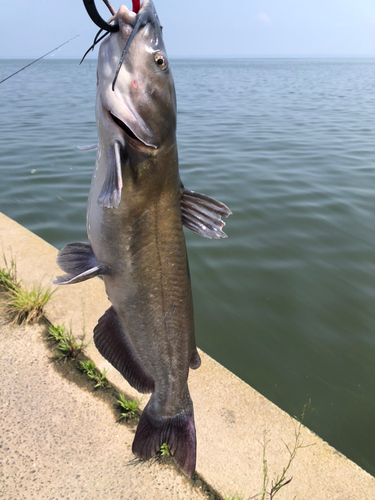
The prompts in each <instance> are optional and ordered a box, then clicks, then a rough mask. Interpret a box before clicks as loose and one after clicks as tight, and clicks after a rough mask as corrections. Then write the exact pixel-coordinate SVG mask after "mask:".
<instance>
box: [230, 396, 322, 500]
mask: <svg viewBox="0 0 375 500" xmlns="http://www.w3.org/2000/svg"><path fill="white" fill-rule="evenodd" d="M310 404H311V401H309V402H308V403H306V404H305V405H304V407H303V410H302V414H301V417H300V418H299V419H297V422H298V423H297V424H295V426H294V442H293V445H292V446H288V445H287V444H286V443H284V445H285V447H286V449H287V450H288V453H289V459H288V462H287V464H286V465H285V467H283V470H282V473H281V474H280V475H279V476H276V479H272V480H271V484H270V478H269V473H268V462H267V458H266V450H267V446H268V444H269V442H270V440H267V433H268V432H267V431H264V433H263V442H262V443H261V444H262V447H263V459H262V462H263V486H262V490H261V491H260V492H259V493H257V494H256V495H254V496H252V497H250V498H249V499H248V500H274V499H275V498H276V495H277V493H278V492H279V491H280V490H281V489H282V488H284V486H287V485H288V484H289V483H290V482H291V481H292V479H293V477H290V478H288V479H287V475H288V471H289V469H290V467H291V465H292V462H293V461H294V459H295V458H296V455H297V452H298V450H300V449H301V448H308V447H309V446H313V445H304V444H303V441H302V439H301V432H302V425H303V421H304V419H305V416H306V413H307V411H308V410H309V408H310ZM311 411H313V410H311ZM224 499H225V500H245V499H244V496H243V495H239V494H238V493H236V494H235V496H232V497H227V496H225V497H224Z"/></svg>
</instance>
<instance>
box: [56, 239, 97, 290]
mask: <svg viewBox="0 0 375 500" xmlns="http://www.w3.org/2000/svg"><path fill="white" fill-rule="evenodd" d="M57 265H58V266H59V267H60V269H61V270H62V271H65V272H66V274H64V275H63V276H58V277H57V278H56V279H55V280H54V281H53V282H52V283H53V284H54V285H72V284H74V283H80V282H82V281H86V280H89V279H90V278H94V277H95V276H99V275H100V274H106V268H105V267H104V266H103V265H101V264H100V263H99V262H98V261H97V259H96V257H95V255H94V252H93V251H92V248H91V245H90V244H89V243H69V245H66V246H65V247H64V248H63V249H62V250H60V251H59V253H58V254H57Z"/></svg>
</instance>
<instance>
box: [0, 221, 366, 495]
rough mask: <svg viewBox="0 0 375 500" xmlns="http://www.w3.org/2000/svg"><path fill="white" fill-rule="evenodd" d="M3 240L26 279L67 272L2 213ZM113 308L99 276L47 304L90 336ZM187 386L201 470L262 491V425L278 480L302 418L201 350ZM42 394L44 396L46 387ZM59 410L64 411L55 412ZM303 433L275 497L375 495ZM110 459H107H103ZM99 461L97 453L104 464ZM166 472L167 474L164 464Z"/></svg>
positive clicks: (233, 488) (116, 378)
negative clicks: (198, 364)
mask: <svg viewBox="0 0 375 500" xmlns="http://www.w3.org/2000/svg"><path fill="white" fill-rule="evenodd" d="M1 241H2V243H3V247H4V250H5V251H6V252H7V254H8V255H9V253H10V248H11V249H12V251H13V255H14V256H15V257H16V260H17V269H18V274H19V277H20V278H22V280H23V283H24V285H30V284H32V283H33V282H39V281H43V282H44V283H47V282H49V281H50V280H51V278H53V277H54V276H55V275H58V274H61V271H60V270H59V269H58V267H57V266H56V264H55V259H56V253H57V250H56V249H55V248H53V247H52V246H50V245H49V244H47V243H46V242H44V241H43V240H41V239H40V238H38V237H37V236H35V235H33V234H32V233H30V232H29V231H27V230H26V229H24V228H22V227H21V226H19V225H18V224H17V223H15V222H14V221H12V220H10V219H8V218H7V217H5V216H4V215H2V214H0V242H1ZM108 307H109V303H108V301H107V299H106V295H105V291H104V286H103V282H102V281H101V280H99V279H98V278H95V279H92V280H90V281H88V282H85V283H81V284H77V285H71V286H69V287H60V288H59V289H58V291H57V293H56V294H55V296H54V298H53V300H52V301H51V302H50V303H49V304H48V307H47V313H46V315H47V317H48V319H49V320H50V321H51V322H52V323H53V324H61V323H65V324H69V322H70V321H71V322H72V326H73V331H74V333H75V334H76V335H79V334H80V333H81V331H82V328H83V327H84V328H85V331H86V334H87V338H88V339H89V338H90V337H91V336H92V330H93V328H94V326H95V325H96V323H97V320H98V318H99V317H100V316H101V315H102V314H103V313H104V311H105V310H106V309H107V308H108ZM86 353H87V355H88V356H89V357H90V358H92V359H93V361H94V362H95V363H96V365H97V366H98V367H99V369H101V370H102V369H103V368H106V369H108V379H109V380H110V381H111V382H112V383H113V384H115V385H116V386H117V387H119V388H120V389H121V390H122V391H124V392H125V393H127V394H128V395H130V396H132V397H140V395H138V394H137V392H136V391H134V389H132V388H131V387H130V386H129V385H128V384H127V382H126V381H124V380H123V378H122V377H121V376H120V375H119V374H118V373H117V372H116V371H115V370H114V369H113V368H112V367H111V366H110V365H109V364H108V363H107V362H106V361H105V360H104V359H103V358H102V357H101V356H100V354H99V353H98V352H97V351H96V349H95V347H94V345H93V344H92V343H91V344H90V346H89V347H88V348H87V351H86ZM30 385H31V384H30ZM189 386H190V391H191V395H192V399H193V402H194V409H195V419H196V428H197V440H198V456H197V472H198V474H199V475H200V476H201V477H202V478H203V479H204V481H206V482H207V483H208V484H209V485H210V486H211V487H212V488H214V489H215V490H216V491H218V492H219V493H220V494H222V495H223V496H224V495H233V494H234V493H235V492H238V493H242V494H244V496H245V498H249V497H251V496H253V495H255V494H256V493H257V492H259V491H260V489H261V487H262V481H263V476H262V470H263V464H262V452H263V448H262V445H261V442H262V440H263V434H264V432H265V431H266V432H267V439H268V440H269V444H268V447H267V460H268V467H269V476H270V479H271V480H272V479H273V478H275V477H276V476H277V475H280V474H281V472H282V469H283V467H284V466H285V465H286V463H287V460H288V452H287V450H286V447H285V445H284V444H283V443H287V444H288V445H292V444H293V443H294V435H295V425H296V422H295V421H294V420H293V419H292V418H291V417H290V416H289V415H287V414H286V413H285V412H283V411H282V410H281V409H279V408H278V407H276V406H275V405H274V404H273V403H271V402H270V401H269V400H267V399H266V398H264V397H263V396H261V395H260V394H259V393H258V392H256V391H255V390H254V389H252V388H251V387H250V386H248V385H247V384H245V383H244V382H243V381H241V380H240V379H239V378H238V377H236V376H235V375H234V374H232V373H231V372H229V371H228V370H226V369H225V368H224V367H222V366H221V365H219V364H218V363H217V362H215V361H214V360H212V359H211V358H210V357H209V356H207V355H205V354H203V353H202V366H201V367H200V368H199V370H196V371H195V372H194V371H192V372H190V378H189ZM76 391H77V392H75V398H76V400H77V402H78V403H79V402H80V401H81V398H83V397H84V396H83V395H82V393H80V392H79V391H78V389H76ZM85 397H86V394H85ZM39 398H40V401H41V402H42V401H43V398H44V395H43V391H42V393H40V394H39ZM146 402H147V398H144V400H143V405H144V404H145V403H146ZM40 404H41V403H40ZM60 411H61V412H64V409H63V407H59V408H58V409H57V410H56V414H55V418H64V417H63V416H61V415H60V413H59V412H60ZM84 413H85V412H84ZM86 413H87V411H86ZM58 414H59V415H60V416H57V415H58ZM66 415H67V414H66ZM65 418H67V417H65ZM98 418H99V417H98ZM100 418H101V417H100ZM90 426H91V423H90V422H88V421H87V422H85V423H84V424H82V425H81V426H80V428H81V433H85V432H87V433H89V432H90V429H89V427H90ZM117 429H118V427H116V426H115V428H114V429H113V428H112V427H110V426H109V424H105V425H104V424H103V425H102V427H101V432H102V433H105V434H106V436H107V440H110V439H113V433H115V435H116V434H118V431H117ZM95 436H96V434H95ZM301 438H302V440H303V444H304V446H305V447H304V448H302V449H300V450H299V451H298V453H297V457H296V459H295V460H294V462H293V464H292V467H291V468H290V471H289V474H288V477H292V476H293V480H292V482H291V483H290V484H288V485H287V486H286V487H285V488H283V489H282V490H281V491H280V492H279V493H278V495H277V496H276V498H277V499H279V500H289V499H293V498H294V497H296V498H297V499H298V500H302V499H304V500H307V499H308V500H326V499H327V500H364V499H366V500H375V478H373V477H372V476H370V475H369V474H367V473H366V472H365V471H363V470H362V469H361V468H360V467H358V466H357V465H356V464H354V463H353V462H351V461H350V460H348V459H347V458H345V457H344V456H343V455H341V454H340V453H338V452H337V451H336V450H335V449H334V448H332V447H330V446H329V445H328V444H327V443H325V442H324V441H323V440H321V439H320V438H319V437H318V436H316V435H315V434H313V433H312V432H311V431H309V430H308V429H307V428H305V427H303V428H302V432H301ZM64 439H66V437H65V435H64V436H62V440H60V441H59V442H58V443H56V449H55V450H54V451H55V452H57V451H58V450H63V449H64V448H63V444H62V441H63V440H64ZM96 439H97V438H96V437H95V439H94V438H91V443H92V444H91V453H92V454H93V456H95V454H96V453H98V452H99V453H103V450H102V449H101V448H100V445H99V444H98V443H97V442H96ZM121 439H122V438H120V439H119V440H117V441H119V442H117V441H116V443H117V444H116V446H119V447H120V449H121V444H122V443H121ZM88 441H90V439H89V440H88ZM51 446H52V443H51ZM74 450H75V451H72V454H71V456H73V455H74V457H75V458H74V459H77V461H78V462H79V457H80V455H79V449H78V448H77V447H75V448H74ZM87 453H89V450H87ZM71 459H72V460H73V458H71ZM126 460H128V458H126ZM105 461H108V459H107V458H105ZM101 463H102V462H101V461H100V460H98V464H101ZM48 465H49V464H48V463H47V464H46V466H48ZM108 465H110V466H109V467H105V468H103V469H100V470H102V475H101V476H100V477H101V478H103V477H104V478H105V479H102V480H103V481H105V480H108V478H109V477H110V476H111V474H113V473H114V470H115V471H116V474H118V471H119V467H121V466H122V465H121V464H119V463H118V462H116V463H109V462H108ZM112 467H114V469H113V470H112ZM95 470H97V469H95V468H94V469H93V472H94V471H95ZM121 470H122V469H121ZM160 471H161V472H160V474H162V469H160ZM155 474H156V475H155V478H156V477H157V478H158V479H159V472H156V473H155ZM174 474H175V477H176V481H177V478H178V480H179V481H181V478H180V477H179V476H178V474H177V472H175V473H174ZM158 479H155V480H154V481H155V482H154V484H152V481H151V483H150V484H151V486H150V489H149V490H148V494H147V496H145V497H144V498H150V499H153V498H159V497H158V496H157V494H158V493H157V492H158V489H157V485H158ZM108 481H109V480H108ZM109 483H110V482H108V484H109ZM174 495H175V494H174V493H173V494H171V496H169V493H168V494H166V495H165V496H164V497H163V498H167V499H169V498H171V499H173V498H179V497H177V496H174ZM28 498H33V497H28ZM35 498H39V497H37V496H36V497H35ZM51 498H52V496H51ZM56 498H63V497H60V496H57V497H56ZM70 498H77V497H76V496H71V497H70ZM98 498H99V496H98ZM124 498H133V497H131V496H129V497H124ZM134 498H138V497H134ZM139 498H141V497H139ZM183 498H189V497H188V496H185V497H183Z"/></svg>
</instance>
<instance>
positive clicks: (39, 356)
mask: <svg viewBox="0 0 375 500" xmlns="http://www.w3.org/2000/svg"><path fill="white" fill-rule="evenodd" d="M43 336H45V327H44V326H42V325H35V326H27V327H20V326H11V325H9V323H8V322H7V320H6V319H5V314H4V306H3V304H2V303H1V298H0V343H1V366H0V373H1V380H2V384H1V386H2V389H1V403H0V408H1V415H2V418H1V422H0V443H1V449H0V453H1V462H2V467H1V469H0V498H1V499H2V500H11V499H12V500H13V499H14V500H23V499H25V500H26V499H27V500H29V499H36V500H44V499H46V500H47V499H48V500H52V499H56V500H57V499H58V500H61V499H81V500H85V499H102V500H112V499H114V498H116V499H118V500H120V499H123V500H129V499H131V500H133V499H134V500H144V499H149V498H150V499H160V500H165V499H166V498H167V499H169V498H171V499H175V498H176V499H180V500H185V499H189V500H203V499H206V498H207V496H206V495H204V494H203V493H202V492H201V491H200V490H199V488H193V487H192V485H191V484H190V482H189V481H188V480H187V479H185V478H184V477H182V476H181V475H180V474H178V473H177V471H176V469H175V467H174V466H172V465H159V464H157V463H154V464H153V465H150V466H149V465H148V464H138V465H133V464H132V460H133V455H132V452H131V444H132V441H133V437H134V430H132V429H130V428H129V427H127V426H125V425H121V424H119V423H116V420H115V418H114V414H113V412H112V411H111V408H110V406H109V405H108V404H107V403H106V402H103V401H100V400H99V399H98V398H95V397H94V396H93V394H92V393H90V392H88V391H84V390H82V389H79V388H78V387H77V385H76V384H74V383H73V382H69V381H68V380H67V379H66V378H63V377H62V376H61V375H60V373H58V371H56V368H57V367H56V366H55V365H56V362H55V361H51V351H50V350H48V349H47V348H46V345H45V341H43ZM59 363H60V364H61V363H62V362H61V361H60V362H59ZM75 371H76V370H75ZM76 373H77V376H78V377H80V376H81V375H80V374H79V373H78V372H77V371H76ZM114 401H115V400H114Z"/></svg>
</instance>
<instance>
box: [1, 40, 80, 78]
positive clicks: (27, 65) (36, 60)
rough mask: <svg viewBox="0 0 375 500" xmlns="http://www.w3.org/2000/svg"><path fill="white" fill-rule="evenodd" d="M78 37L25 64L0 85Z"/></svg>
mask: <svg viewBox="0 0 375 500" xmlns="http://www.w3.org/2000/svg"><path fill="white" fill-rule="evenodd" d="M78 36H79V35H76V36H74V37H73V38H71V39H70V40H68V41H66V42H64V43H62V44H61V45H59V46H58V47H56V48H55V49H53V50H50V51H49V52H47V54H44V56H42V57H39V58H38V59H35V61H32V62H31V63H29V64H26V66H24V67H23V68H21V69H19V70H18V71H16V72H15V73H13V74H12V75H9V76H7V77H6V78H4V79H3V80H1V81H0V83H3V82H5V80H9V78H12V76H14V75H16V74H17V73H20V72H21V71H23V70H24V69H26V68H28V67H29V66H31V65H32V64H34V63H36V62H38V61H40V60H41V59H43V57H46V56H48V54H51V53H52V52H55V50H58V49H59V48H60V47H62V46H63V45H66V44H67V43H69V42H71V41H72V40H74V39H75V38H77V37H78Z"/></svg>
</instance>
